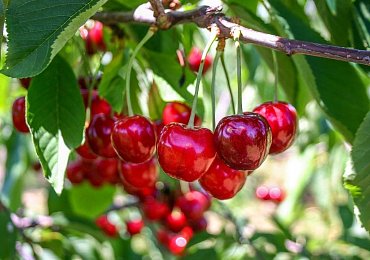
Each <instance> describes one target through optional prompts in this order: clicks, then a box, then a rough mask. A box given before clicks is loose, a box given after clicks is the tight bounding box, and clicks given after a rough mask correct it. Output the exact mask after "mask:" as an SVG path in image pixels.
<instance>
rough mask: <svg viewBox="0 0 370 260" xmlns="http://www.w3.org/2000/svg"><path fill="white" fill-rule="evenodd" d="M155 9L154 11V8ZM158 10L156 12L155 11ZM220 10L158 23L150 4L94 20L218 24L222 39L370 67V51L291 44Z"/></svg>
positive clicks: (171, 15) (173, 14)
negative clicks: (237, 32) (237, 37)
mask: <svg viewBox="0 0 370 260" xmlns="http://www.w3.org/2000/svg"><path fill="white" fill-rule="evenodd" d="M150 2H151V3H153V5H154V6H156V7H155V8H157V11H156V12H158V15H159V16H160V14H161V13H162V11H163V12H164V10H162V8H163V5H161V7H159V5H158V2H160V1H157V0H151V1H150ZM153 8H154V7H153ZM155 8H154V10H155ZM220 12H221V8H220V7H216V8H213V7H209V6H201V7H199V8H197V9H194V10H191V11H185V12H179V11H168V12H165V13H162V16H161V17H164V18H161V19H156V17H155V15H154V14H155V13H154V12H153V10H152V9H151V5H150V4H149V3H146V4H142V5H140V6H139V7H137V8H136V9H135V10H134V11H132V12H100V13H97V14H95V15H94V16H93V17H92V19H95V20H98V21H101V22H103V23H106V24H116V23H129V22H130V23H139V24H147V25H156V26H158V27H159V28H160V29H169V28H171V27H172V26H175V25H177V24H184V23H195V24H197V25H198V26H199V27H201V28H209V27H211V25H213V24H216V25H217V26H218V28H219V30H220V35H219V37H224V38H233V32H234V31H235V30H236V29H239V30H240V32H241V36H240V41H241V42H244V43H253V44H255V45H258V46H263V47H267V48H270V49H274V50H277V51H280V52H283V53H285V54H287V55H293V54H305V55H309V56H316V57H321V58H327V59H334V60H341V61H346V62H355V63H359V64H364V65H367V66H370V51H366V50H357V49H350V48H343V47H338V46H333V45H326V44H319V43H312V42H305V41H299V40H291V39H287V38H283V37H279V36H276V35H271V34H267V33H263V32H258V31H255V30H252V29H249V28H246V27H243V26H241V25H239V24H236V23H234V22H233V21H232V20H231V19H230V18H228V17H226V16H225V15H224V14H222V13H220Z"/></svg>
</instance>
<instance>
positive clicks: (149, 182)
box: [120, 158, 158, 188]
mask: <svg viewBox="0 0 370 260" xmlns="http://www.w3.org/2000/svg"><path fill="white" fill-rule="evenodd" d="M120 175H121V178H123V179H124V180H125V181H126V182H127V183H128V184H129V185H130V186H133V187H135V188H146V187H153V186H154V185H155V182H156V181H157V177H158V168H157V160H156V159H155V158H152V159H150V160H148V161H146V162H143V163H128V162H123V161H121V172H120Z"/></svg>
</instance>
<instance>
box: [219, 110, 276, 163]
mask: <svg viewBox="0 0 370 260" xmlns="http://www.w3.org/2000/svg"><path fill="white" fill-rule="evenodd" d="M215 143H216V147H217V153H218V155H219V156H220V157H221V159H222V160H223V161H224V162H225V163H226V164H227V165H228V166H230V167H231V168H233V169H236V170H255V169H256V168H258V167H259V166H260V165H261V164H262V162H263V161H264V160H265V159H266V157H267V155H268V152H269V149H270V145H271V130H270V127H269V125H268V123H267V121H266V120H265V119H264V118H263V117H262V116H260V115H258V114H255V113H245V114H243V115H233V116H227V117H224V118H223V119H221V121H220V122H219V123H218V125H217V127H216V130H215Z"/></svg>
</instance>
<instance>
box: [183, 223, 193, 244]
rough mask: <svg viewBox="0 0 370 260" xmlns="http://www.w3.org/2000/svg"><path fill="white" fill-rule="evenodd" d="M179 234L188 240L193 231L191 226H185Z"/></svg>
mask: <svg viewBox="0 0 370 260" xmlns="http://www.w3.org/2000/svg"><path fill="white" fill-rule="evenodd" d="M180 235H182V236H183V237H184V238H185V239H186V240H187V241H188V242H189V241H190V239H191V238H192V237H193V235H194V231H193V229H192V228H191V227H189V226H186V227H184V228H183V229H182V230H181V231H180Z"/></svg>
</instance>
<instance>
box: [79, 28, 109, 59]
mask: <svg viewBox="0 0 370 260" xmlns="http://www.w3.org/2000/svg"><path fill="white" fill-rule="evenodd" d="M103 36H104V35H103V24H102V23H101V22H98V21H95V22H94V26H93V27H92V28H90V29H89V30H83V31H82V32H81V37H82V38H83V39H84V40H85V43H86V52H87V54H89V55H92V54H94V53H96V52H97V51H98V50H101V51H105V49H106V46H105V43H104V38H103Z"/></svg>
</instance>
